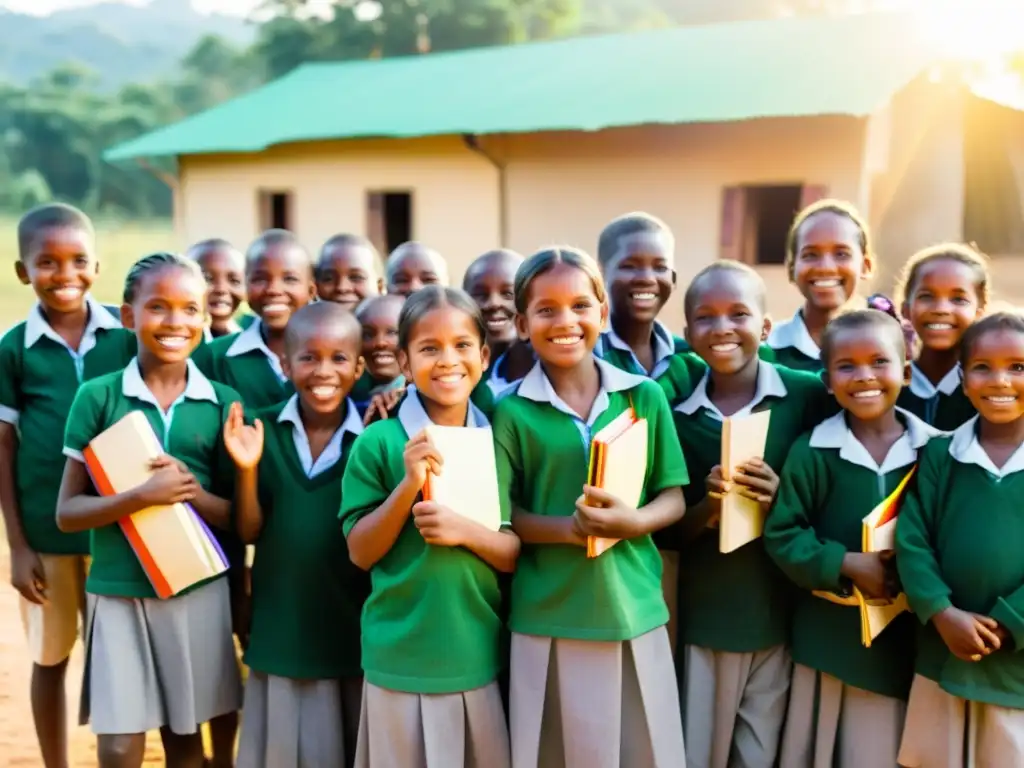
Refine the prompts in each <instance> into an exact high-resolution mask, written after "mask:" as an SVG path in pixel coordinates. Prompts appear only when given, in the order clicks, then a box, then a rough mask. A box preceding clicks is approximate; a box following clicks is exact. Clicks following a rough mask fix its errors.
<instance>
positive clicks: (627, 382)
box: [516, 356, 645, 449]
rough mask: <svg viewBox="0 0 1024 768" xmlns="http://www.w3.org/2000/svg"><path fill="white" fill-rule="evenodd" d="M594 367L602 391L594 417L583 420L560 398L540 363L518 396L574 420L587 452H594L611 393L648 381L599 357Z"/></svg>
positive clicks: (596, 401)
mask: <svg viewBox="0 0 1024 768" xmlns="http://www.w3.org/2000/svg"><path fill="white" fill-rule="evenodd" d="M594 363H595V364H596V365H597V372H598V375H599V376H600V379H601V389H600V390H599V391H598V393H597V398H596V399H595V400H594V404H593V405H592V406H591V408H590V413H589V414H588V415H587V418H586V419H584V418H582V417H581V416H580V415H579V414H578V413H576V411H574V410H573V409H572V408H570V407H569V406H568V404H566V402H565V401H564V400H562V398H560V397H559V396H558V393H557V392H555V388H554V387H552V386H551V381H550V380H549V379H548V377H547V374H545V373H544V366H543V365H541V364H540V362H538V363H536V364H535V365H534V366H533V368H531V369H530V372H529V373H528V374H526V375H525V376H524V377H523V380H522V381H521V382H520V383H519V388H518V390H517V391H516V394H518V395H519V396H520V397H525V398H526V399H527V400H533V401H534V402H536V403H548V404H550V405H551V406H553V407H554V408H556V409H557V410H559V411H561V412H562V413H564V414H565V415H566V416H568V417H570V418H571V419H572V420H573V423H574V424H575V425H576V428H577V429H578V430H579V433H580V437H581V438H582V439H583V447H584V448H586V449H589V448H590V440H591V437H592V436H593V435H592V431H593V427H594V424H595V423H596V422H597V420H598V418H600V416H601V414H602V413H604V412H605V411H607V410H608V405H609V400H608V393H610V392H622V391H623V390H627V389H632V388H633V387H635V386H637V385H639V384H641V383H643V382H644V381H645V377H644V376H638V375H636V374H635V373H627V372H626V371H623V370H621V369H619V368H616V367H615V366H614V365H612V364H611V363H606V362H605V361H604V360H602V359H601V358H599V357H596V356H595V357H594Z"/></svg>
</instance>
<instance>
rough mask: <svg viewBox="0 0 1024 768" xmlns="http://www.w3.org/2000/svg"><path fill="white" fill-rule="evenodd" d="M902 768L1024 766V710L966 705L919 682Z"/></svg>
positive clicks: (932, 683)
mask: <svg viewBox="0 0 1024 768" xmlns="http://www.w3.org/2000/svg"><path fill="white" fill-rule="evenodd" d="M899 764H900V765H901V766H905V768H1017V766H1022V765H1024V709H1009V708H1008V707H997V706H995V705H994V704H981V703H979V702H976V701H966V700H965V699H961V698H958V697H956V696H953V695H952V694H949V693H946V692H945V691H944V690H942V688H940V687H939V684H938V683H936V682H935V681H934V680H929V679H928V678H926V677H922V676H921V675H916V676H915V677H914V684H913V686H911V689H910V702H909V703H908V705H907V722H906V725H905V726H904V728H903V743H902V744H901V745H900V756H899Z"/></svg>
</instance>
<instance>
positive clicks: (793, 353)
mask: <svg viewBox="0 0 1024 768" xmlns="http://www.w3.org/2000/svg"><path fill="white" fill-rule="evenodd" d="M772 353H773V354H774V355H775V362H776V363H778V364H779V365H784V366H786V367H787V368H792V369H793V370H794V371H808V372H810V373H820V372H821V369H822V368H823V367H824V366H823V365H822V364H821V358H820V357H808V356H807V355H805V354H804V353H803V352H801V351H800V350H799V349H797V348H796V347H782V348H780V349H773V350H772Z"/></svg>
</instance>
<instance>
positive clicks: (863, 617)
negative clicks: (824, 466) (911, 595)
mask: <svg viewBox="0 0 1024 768" xmlns="http://www.w3.org/2000/svg"><path fill="white" fill-rule="evenodd" d="M916 469H917V467H913V468H911V470H910V471H909V472H908V473H907V475H906V476H905V477H904V478H903V479H902V480H901V481H900V484H899V485H898V486H896V490H894V491H893V492H892V493H891V494H889V496H888V497H887V498H886V499H885V500H884V501H883V502H882V503H880V504H879V505H878V506H876V507H875V508H874V509H873V510H871V511H870V512H869V513H868V514H867V515H865V516H864V519H863V520H862V521H861V551H862V552H891V551H892V550H893V548H894V547H895V545H896V521H897V518H898V517H899V512H900V506H901V505H902V502H903V498H904V496H905V494H906V490H907V485H909V483H910V479H911V478H912V477H913V476H914V472H915V470H916ZM886 569H887V571H888V570H891V571H892V574H891V576H890V578H888V579H887V582H888V581H890V580H891V581H892V582H894V583H895V582H898V577H897V576H896V571H895V569H896V563H895V561H894V560H890V561H889V562H888V563H886ZM813 594H814V595H815V596H816V597H820V598H822V599H824V600H828V601H829V602H832V603H837V604H839V605H847V606H855V607H856V608H857V609H858V610H859V611H860V641H861V644H863V646H864V647H865V648H870V647H871V643H873V642H874V640H875V638H877V637H878V636H879V635H880V634H882V630H884V629H885V628H886V627H887V626H889V625H890V624H891V623H892V622H893V620H894V619H895V618H896V617H897V616H899V615H900V614H901V613H903V612H905V611H909V610H910V606H909V604H908V603H907V596H906V595H905V594H904V593H903V592H902V591H901V592H900V593H899V594H898V595H897V596H896V597H895V598H892V599H879V598H869V597H866V596H865V595H864V593H863V592H861V591H860V590H859V589H857V587H856V586H854V585H852V584H851V585H850V586H849V588H845V589H842V590H840V591H838V592H827V591H815V592H814V593H813Z"/></svg>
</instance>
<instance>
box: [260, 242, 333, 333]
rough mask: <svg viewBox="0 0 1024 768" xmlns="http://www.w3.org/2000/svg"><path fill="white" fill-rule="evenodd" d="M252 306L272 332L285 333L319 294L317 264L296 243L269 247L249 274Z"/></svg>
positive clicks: (282, 243) (284, 243) (277, 244)
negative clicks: (293, 318) (299, 311)
mask: <svg viewBox="0 0 1024 768" xmlns="http://www.w3.org/2000/svg"><path fill="white" fill-rule="evenodd" d="M246 289H247V291H248V298H249V306H250V308H251V309H252V311H253V312H255V313H256V314H257V315H259V318H260V320H261V321H262V322H263V325H264V326H266V328H267V329H268V330H270V331H271V332H277V333H284V329H285V328H286V327H287V325H288V320H289V319H290V318H291V316H292V313H293V312H295V311H296V310H297V309H299V308H300V307H304V306H306V305H307V304H308V303H309V302H310V301H311V300H312V299H313V296H314V295H315V291H316V286H315V285H314V284H313V265H312V263H311V262H310V259H309V255H308V254H307V253H306V252H305V251H304V250H303V249H302V248H301V247H299V246H298V245H296V244H295V243H289V242H281V243H275V244H273V245H267V246H266V248H265V249H264V251H263V253H262V254H260V255H259V256H258V257H257V258H254V259H251V260H250V261H249V265H248V271H247V272H246Z"/></svg>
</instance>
